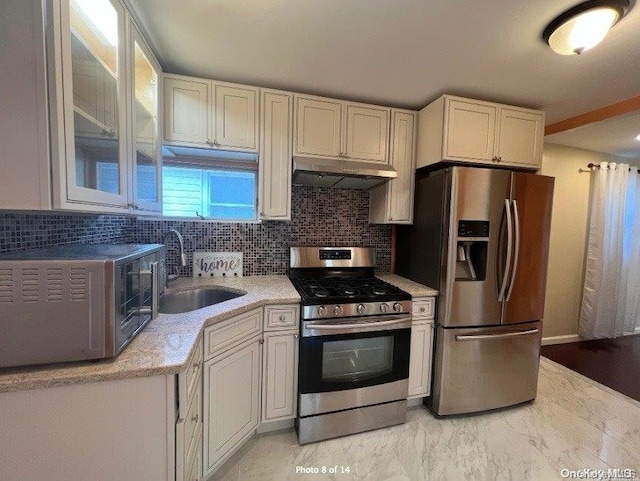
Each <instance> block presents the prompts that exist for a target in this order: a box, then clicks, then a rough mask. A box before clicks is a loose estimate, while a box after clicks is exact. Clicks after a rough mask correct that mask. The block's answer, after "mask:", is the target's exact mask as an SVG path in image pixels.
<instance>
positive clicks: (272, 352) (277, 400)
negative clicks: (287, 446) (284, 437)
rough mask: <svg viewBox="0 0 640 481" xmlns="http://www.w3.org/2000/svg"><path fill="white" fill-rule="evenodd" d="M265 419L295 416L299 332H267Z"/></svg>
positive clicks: (266, 420) (264, 384) (264, 421)
mask: <svg viewBox="0 0 640 481" xmlns="http://www.w3.org/2000/svg"><path fill="white" fill-rule="evenodd" d="M263 357H264V364H263V376H262V422H263V423H266V422H271V421H281V420H284V419H292V418H294V417H295V416H296V407H297V402H296V400H297V391H298V386H297V384H298V382H297V381H298V332H297V331H294V332H290V331H287V332H284V333H281V332H269V333H266V332H265V335H264V356H263Z"/></svg>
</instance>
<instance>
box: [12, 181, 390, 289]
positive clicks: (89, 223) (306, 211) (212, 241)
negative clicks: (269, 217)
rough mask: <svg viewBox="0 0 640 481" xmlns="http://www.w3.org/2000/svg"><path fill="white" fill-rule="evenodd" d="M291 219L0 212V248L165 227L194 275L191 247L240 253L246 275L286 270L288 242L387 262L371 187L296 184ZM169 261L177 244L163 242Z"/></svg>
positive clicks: (145, 237)
mask: <svg viewBox="0 0 640 481" xmlns="http://www.w3.org/2000/svg"><path fill="white" fill-rule="evenodd" d="M291 201H292V202H291V203H292V214H291V222H273V221H271V222H262V223H251V224H248V223H237V222H228V223H223V222H193V221H164V220H163V221H158V220H143V219H133V218H129V217H125V216H113V215H111V216H110V215H93V214H61V213H46V212H38V213H33V212H29V213H25V212H6V211H4V212H0V252H8V251H16V250H21V249H30V248H36V247H49V246H54V245H61V244H73V243H127V242H133V243H161V242H162V240H163V237H164V234H165V233H166V232H167V231H168V230H169V229H172V228H174V229H178V231H180V233H182V234H183V236H184V238H185V248H186V252H187V257H188V265H187V267H186V268H183V269H182V272H181V274H182V275H185V276H190V275H191V270H192V266H191V262H192V260H193V252H194V251H196V250H208V251H223V252H224V251H240V252H243V253H244V275H266V274H286V273H287V271H288V268H289V247H290V246H316V245H327V246H353V245H355V246H366V247H374V248H375V249H376V253H377V256H378V262H377V263H378V271H380V272H388V271H389V270H390V267H391V226H388V225H372V224H369V193H368V192H367V191H360V190H348V189H321V188H316V187H304V186H293V193H292V199H291ZM168 247H169V252H168V259H167V261H168V263H169V266H173V265H176V259H177V253H176V249H177V244H176V243H175V241H174V240H173V239H172V240H171V242H170V243H169V244H168Z"/></svg>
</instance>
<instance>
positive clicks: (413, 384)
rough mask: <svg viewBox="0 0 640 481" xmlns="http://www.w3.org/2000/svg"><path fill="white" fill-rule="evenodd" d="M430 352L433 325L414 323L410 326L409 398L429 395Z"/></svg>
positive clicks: (429, 323)
mask: <svg viewBox="0 0 640 481" xmlns="http://www.w3.org/2000/svg"><path fill="white" fill-rule="evenodd" d="M432 350H433V323H431V322H415V321H414V322H413V324H412V325H411V356H410V358H409V397H425V396H428V395H429V394H430V393H431V353H432Z"/></svg>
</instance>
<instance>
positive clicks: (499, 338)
mask: <svg viewBox="0 0 640 481" xmlns="http://www.w3.org/2000/svg"><path fill="white" fill-rule="evenodd" d="M541 335H542V322H530V323H524V324H520V325H518V326H497V327H489V328H484V327H476V328H461V329H444V328H442V327H441V326H439V327H438V329H437V332H436V357H435V364H434V384H433V396H432V399H431V408H432V409H433V411H434V412H435V413H436V414H438V415H448V414H463V413H472V412H477V411H485V410H488V409H495V408H501V407H505V406H511V405H514V404H518V403H522V402H525V401H529V400H531V399H534V398H535V397H536V392H537V386H538V365H539V359H540V340H541Z"/></svg>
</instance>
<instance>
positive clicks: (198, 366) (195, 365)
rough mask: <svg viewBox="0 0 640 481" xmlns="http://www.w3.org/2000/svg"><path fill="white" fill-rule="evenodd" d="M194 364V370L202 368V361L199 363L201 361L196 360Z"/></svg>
mask: <svg viewBox="0 0 640 481" xmlns="http://www.w3.org/2000/svg"><path fill="white" fill-rule="evenodd" d="M192 366H193V369H194V370H196V371H197V370H198V369H200V363H199V362H197V361H196V362H194V363H193V364H192Z"/></svg>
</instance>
